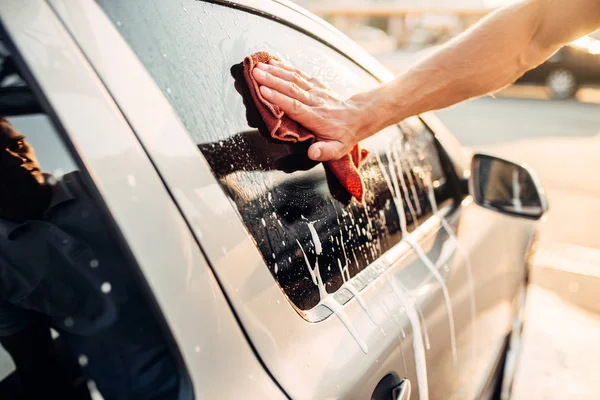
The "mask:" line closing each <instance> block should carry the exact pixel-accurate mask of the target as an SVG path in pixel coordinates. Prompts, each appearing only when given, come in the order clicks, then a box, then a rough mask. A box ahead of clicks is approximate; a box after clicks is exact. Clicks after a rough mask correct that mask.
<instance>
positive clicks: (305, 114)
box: [260, 86, 314, 124]
mask: <svg viewBox="0 0 600 400" xmlns="http://www.w3.org/2000/svg"><path fill="white" fill-rule="evenodd" d="M260 94H262V96H263V97H264V98H265V99H266V100H267V101H270V102H271V103H274V104H277V105H278V106H279V108H281V109H282V110H283V112H284V113H286V114H287V115H288V116H289V117H291V118H292V119H294V120H296V121H298V122H300V123H301V124H305V123H306V122H307V121H310V119H311V117H314V116H312V112H311V110H310V108H309V105H307V104H305V103H303V102H301V101H300V100H298V99H295V98H292V97H290V96H287V95H285V94H283V93H280V92H278V91H276V90H273V89H271V88H268V87H266V86H261V87H260Z"/></svg>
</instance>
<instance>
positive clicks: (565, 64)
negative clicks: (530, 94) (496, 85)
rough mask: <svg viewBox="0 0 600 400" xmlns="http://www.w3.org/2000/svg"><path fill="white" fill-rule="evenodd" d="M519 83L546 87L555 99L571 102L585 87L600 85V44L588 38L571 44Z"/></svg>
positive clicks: (528, 73) (598, 41) (530, 72)
mask: <svg viewBox="0 0 600 400" xmlns="http://www.w3.org/2000/svg"><path fill="white" fill-rule="evenodd" d="M519 82H521V83H534V84H544V85H546V87H547V88H548V91H549V94H550V95H551V96H552V98H554V99H568V98H571V97H573V96H575V94H576V93H577V90H578V89H579V88H580V87H581V86H584V85H597V84H600V40H598V39H595V38H594V37H592V36H584V37H582V38H581V39H578V40H576V41H574V42H572V43H570V44H569V45H568V46H565V47H563V48H561V49H560V50H559V51H557V52H556V53H555V54H554V55H553V56H552V57H550V59H548V61H546V62H545V63H543V64H542V65H540V66H539V67H537V68H535V69H533V70H531V71H529V72H527V73H526V74H525V75H524V76H523V77H522V78H521V79H519Z"/></svg>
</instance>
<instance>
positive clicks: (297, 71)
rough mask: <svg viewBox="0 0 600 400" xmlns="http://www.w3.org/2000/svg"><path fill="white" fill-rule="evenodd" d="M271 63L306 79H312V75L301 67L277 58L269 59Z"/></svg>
mask: <svg viewBox="0 0 600 400" xmlns="http://www.w3.org/2000/svg"><path fill="white" fill-rule="evenodd" d="M269 65H274V66H276V67H279V68H281V69H284V70H286V71H288V72H292V73H295V74H296V75H298V76H300V77H302V78H303V79H304V80H306V81H310V80H311V77H310V76H308V75H307V74H306V73H305V72H304V71H302V70H301V69H298V68H296V67H294V66H291V65H290V64H286V63H284V62H283V61H277V60H275V59H271V61H269Z"/></svg>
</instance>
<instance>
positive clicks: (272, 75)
mask: <svg viewBox="0 0 600 400" xmlns="http://www.w3.org/2000/svg"><path fill="white" fill-rule="evenodd" d="M263 65H264V64H263ZM275 69H277V70H278V71H275ZM276 74H277V75H279V76H277V75H276ZM291 74H292V73H291V72H289V71H285V70H282V69H281V68H276V67H269V71H268V72H266V71H265V70H263V69H261V68H254V70H253V71H252V75H253V76H254V79H256V81H257V82H258V83H259V84H261V85H265V86H267V87H269V88H271V89H274V90H276V91H278V92H279V93H282V94H284V95H286V96H289V97H291V98H293V99H296V100H299V101H301V102H302V103H304V104H307V105H310V106H314V105H317V104H318V100H317V99H315V98H313V97H312V96H311V95H310V94H309V93H308V92H307V90H308V88H309V84H308V82H306V81H304V80H303V79H302V78H300V77H299V76H298V75H295V76H290V75H291ZM280 76H284V77H283V78H282V77H280ZM290 79H291V80H290ZM296 82H298V83H296Z"/></svg>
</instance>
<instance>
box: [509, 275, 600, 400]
mask: <svg viewBox="0 0 600 400" xmlns="http://www.w3.org/2000/svg"><path fill="white" fill-rule="evenodd" d="M526 314H527V319H526V323H525V331H524V339H523V352H522V354H521V362H520V365H519V369H518V372H517V378H516V381H515V387H514V393H513V399H514V400H557V399H569V400H597V399H598V398H600V368H598V363H599V360H600V346H598V338H599V337H600V315H599V314H596V313H591V312H588V311H585V310H582V309H581V308H579V307H576V306H574V305H572V304H570V303H567V302H566V301H564V300H563V299H561V297H559V296H558V295H557V294H556V293H554V292H552V291H550V290H548V289H544V288H542V287H540V286H537V285H535V284H533V285H531V286H530V291H529V297H528V302H527V310H526Z"/></svg>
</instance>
